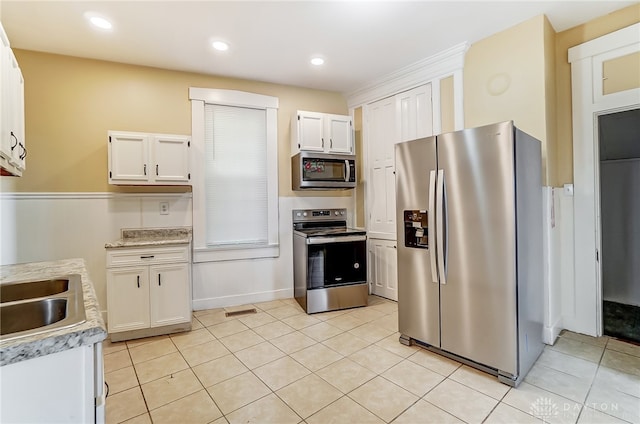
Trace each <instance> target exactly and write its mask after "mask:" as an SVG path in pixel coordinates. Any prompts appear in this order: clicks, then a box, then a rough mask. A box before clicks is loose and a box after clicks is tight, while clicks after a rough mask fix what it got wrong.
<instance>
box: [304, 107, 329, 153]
mask: <svg viewBox="0 0 640 424" xmlns="http://www.w3.org/2000/svg"><path fill="white" fill-rule="evenodd" d="M323 126H324V114H322V113H316V112H300V113H298V135H299V138H298V143H300V150H311V151H317V152H318V151H319V152H322V151H324V140H323V131H324V128H323Z"/></svg>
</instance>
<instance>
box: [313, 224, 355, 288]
mask: <svg viewBox="0 0 640 424" xmlns="http://www.w3.org/2000/svg"><path fill="white" fill-rule="evenodd" d="M366 240H367V237H366V236H338V237H323V236H321V237H309V238H308V239H307V254H308V256H307V261H308V262H307V288H308V289H320V288H329V287H337V286H343V285H347V284H356V283H364V282H366V281H367V263H366V258H367V256H366V255H367V247H366Z"/></svg>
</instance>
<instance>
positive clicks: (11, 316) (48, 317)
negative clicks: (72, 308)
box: [0, 298, 67, 335]
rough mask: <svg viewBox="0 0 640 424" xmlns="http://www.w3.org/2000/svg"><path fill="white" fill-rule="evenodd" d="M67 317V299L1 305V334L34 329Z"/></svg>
mask: <svg viewBox="0 0 640 424" xmlns="http://www.w3.org/2000/svg"><path fill="white" fill-rule="evenodd" d="M66 317H67V299H60V298H57V299H40V300H36V301H33V302H21V303H14V304H12V305H7V306H3V307H0V335H5V334H11V333H18V332H21V331H27V330H33V329H35V328H41V327H45V326H47V325H51V324H55V323H57V322H60V321H62V320H63V319H65V318H66Z"/></svg>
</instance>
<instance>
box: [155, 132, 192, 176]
mask: <svg viewBox="0 0 640 424" xmlns="http://www.w3.org/2000/svg"><path fill="white" fill-rule="evenodd" d="M189 145H190V142H189V139H188V138H186V137H180V136H168V135H167V136H164V135H162V136H161V135H157V136H154V137H153V149H152V151H153V152H154V153H153V155H154V161H153V163H154V167H155V169H154V170H153V173H154V178H155V181H156V182H162V181H167V182H188V181H189V177H190V175H189Z"/></svg>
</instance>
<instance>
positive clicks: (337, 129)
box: [325, 115, 353, 154]
mask: <svg viewBox="0 0 640 424" xmlns="http://www.w3.org/2000/svg"><path fill="white" fill-rule="evenodd" d="M325 123H326V129H327V131H326V134H327V135H328V137H329V149H328V151H329V152H330V153H349V154H350V153H352V151H353V147H352V146H353V142H352V137H351V134H352V131H351V129H352V124H351V117H350V116H343V115H326V117H325Z"/></svg>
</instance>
